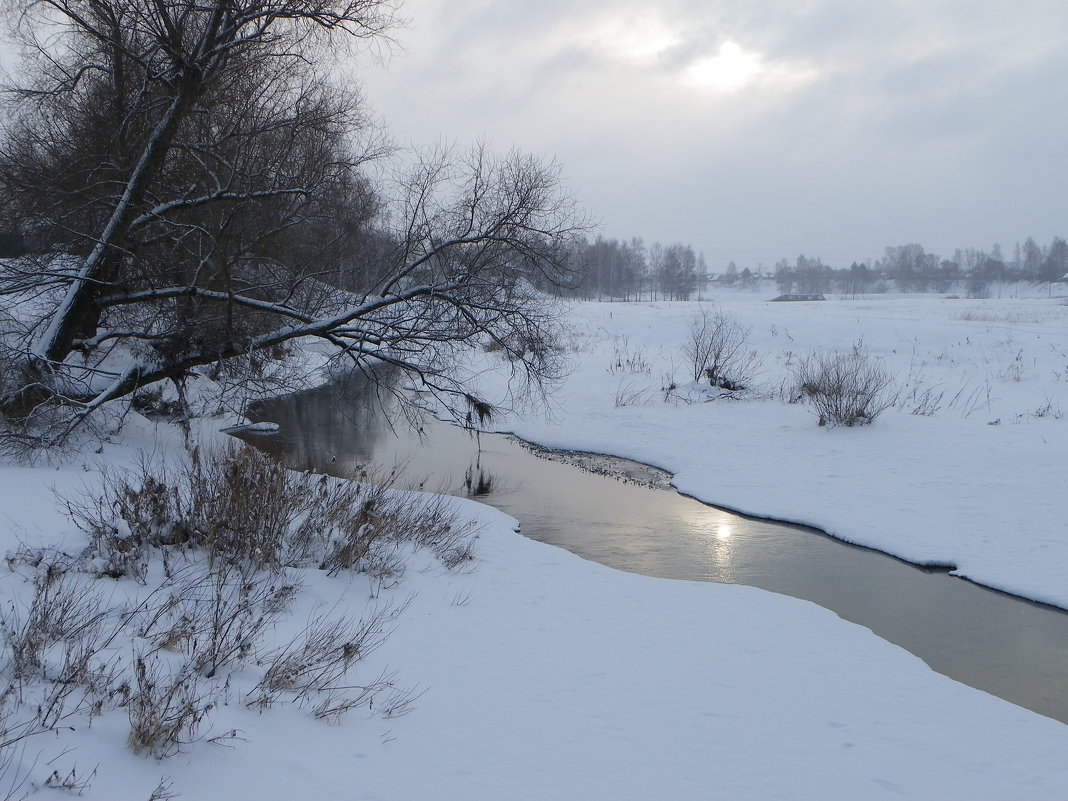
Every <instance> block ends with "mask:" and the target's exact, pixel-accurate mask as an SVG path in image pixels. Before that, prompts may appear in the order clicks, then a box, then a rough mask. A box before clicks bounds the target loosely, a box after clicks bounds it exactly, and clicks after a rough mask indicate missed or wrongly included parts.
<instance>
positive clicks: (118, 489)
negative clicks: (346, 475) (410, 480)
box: [66, 444, 472, 581]
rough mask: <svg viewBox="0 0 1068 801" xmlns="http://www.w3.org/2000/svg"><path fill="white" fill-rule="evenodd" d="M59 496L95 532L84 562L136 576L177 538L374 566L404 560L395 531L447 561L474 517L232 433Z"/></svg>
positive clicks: (269, 563) (235, 550) (219, 553)
mask: <svg viewBox="0 0 1068 801" xmlns="http://www.w3.org/2000/svg"><path fill="white" fill-rule="evenodd" d="M66 504H67V507H68V510H69V511H70V513H71V515H72V517H73V518H74V521H75V523H76V524H77V525H78V526H79V528H81V529H82V530H83V531H85V532H86V534H88V535H89V538H90V540H91V541H92V545H91V547H90V549H89V551H88V553H87V555H86V557H87V559H88V560H89V564H90V566H91V569H92V570H93V571H94V572H95V573H96V574H97V575H100V576H111V577H114V578H118V577H119V576H132V577H134V578H135V579H138V580H142V581H143V580H144V575H145V572H146V570H147V565H148V563H149V561H150V559H151V554H152V552H158V551H160V550H163V551H164V553H166V550H167V549H169V548H180V547H184V548H195V549H202V550H205V551H207V553H208V555H209V557H210V558H211V559H212V560H213V561H215V560H222V561H224V562H242V563H248V564H250V565H251V566H253V567H255V568H256V569H268V570H277V569H280V568H283V567H303V566H308V565H311V564H315V565H318V566H319V567H320V568H322V569H324V570H328V571H330V572H331V573H336V572H337V571H339V570H357V571H363V572H367V573H370V574H371V575H373V576H376V577H380V578H384V577H388V576H393V575H396V574H397V573H399V572H400V569H401V564H400V562H399V560H397V559H395V558H393V554H394V551H395V550H396V547H397V545H398V544H399V543H401V542H410V543H413V544H415V545H418V546H421V547H425V548H428V549H430V550H432V551H433V552H434V553H436V554H437V555H438V557H439V558H441V559H442V561H443V562H445V563H446V564H447V565H448V566H449V567H454V566H456V565H457V564H459V563H460V562H462V561H464V560H465V559H467V558H469V556H470V540H471V536H472V531H471V528H470V526H467V525H463V524H460V523H459V522H458V521H457V519H456V516H455V514H453V512H452V510H451V505H450V504H449V502H448V501H447V500H446V499H443V498H440V497H438V496H432V495H430V496H415V495H410V494H399V493H396V492H394V491H392V490H391V489H390V488H389V487H388V486H383V485H376V484H373V483H368V482H355V481H352V482H349V481H341V480H339V479H335V478H330V477H327V476H318V475H313V474H310V473H295V472H293V471H291V470H287V469H286V468H284V467H282V466H281V465H280V464H278V463H277V462H275V461H274V460H272V459H270V458H269V457H267V456H265V455H264V454H261V453H259V452H258V451H256V450H254V449H252V448H250V447H248V446H244V445H239V444H233V445H230V446H228V447H226V448H224V449H222V450H221V451H219V452H214V453H208V454H201V453H199V452H196V451H194V452H193V454H192V455H191V457H190V459H189V461H188V462H186V463H185V464H183V465H180V466H178V467H176V468H169V469H168V468H166V467H165V466H163V465H160V464H152V463H149V462H142V463H141V464H140V465H139V467H138V468H137V469H136V470H134V471H128V472H123V473H111V474H105V476H104V481H103V486H102V488H101V489H100V491H99V492H97V493H95V494H89V493H87V494H86V496H85V497H84V498H82V499H80V500H78V501H71V500H67V501H66Z"/></svg>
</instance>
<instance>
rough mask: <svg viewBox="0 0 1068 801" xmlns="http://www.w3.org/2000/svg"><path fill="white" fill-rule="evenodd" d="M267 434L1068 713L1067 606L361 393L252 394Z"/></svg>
mask: <svg viewBox="0 0 1068 801" xmlns="http://www.w3.org/2000/svg"><path fill="white" fill-rule="evenodd" d="M251 416H252V417H253V419H257V420H270V421H273V422H276V423H278V424H280V430H279V431H278V432H277V433H275V434H263V433H254V432H250V433H247V434H244V435H243V437H244V438H245V439H246V440H247V441H249V442H251V443H252V444H254V445H256V446H257V447H260V448H263V449H264V450H266V451H268V452H270V453H273V454H275V455H277V456H278V457H279V458H281V459H282V460H283V461H284V462H285V463H286V464H288V465H290V466H291V467H294V468H298V469H309V468H314V469H316V470H318V471H321V472H329V473H333V474H335V475H341V476H352V475H354V474H356V473H358V472H359V471H360V470H361V469H362V468H363V467H364V466H366V465H369V464H372V463H377V464H378V465H380V466H384V467H385V468H386V469H387V470H388V469H390V468H392V467H394V466H403V468H404V470H405V474H406V476H407V477H408V479H409V480H410V481H411V482H413V483H415V484H417V485H419V484H421V485H423V486H425V488H426V489H435V490H438V489H441V490H444V491H447V492H450V493H452V494H456V495H466V496H471V497H476V498H477V499H478V500H479V501H481V502H483V503H487V504H490V505H492V506H495V507H497V508H498V509H501V510H502V511H504V512H506V513H508V514H510V515H512V516H513V517H515V518H516V519H518V520H519V521H520V526H521V531H522V533H523V534H524V535H526V536H528V537H531V538H533V539H536V540H540V541H542V542H547V543H551V544H553V545H557V546H560V547H563V548H567V549H568V550H570V551H573V552H574V553H576V554H578V555H579V556H582V557H585V558H587V559H592V560H595V561H597V562H600V563H602V564H605V565H608V566H610V567H614V568H618V569H620V570H627V571H631V572H635V573H641V574H644V575H648V576H657V577H661V578H669V579H689V580H697V581H717V582H723V583H730V584H749V585H752V586H754V587H760V588H762V589H765V590H770V591H772V592H778V593H782V594H785V595H791V596H794V597H796V598H803V599H805V600H809V601H812V602H814V603H817V604H819V605H820V606H823V607H826V608H827V609H831V610H833V611H834V612H836V613H837V614H838V615H840V616H841V617H843V618H845V619H846V620H850V621H852V622H854V623H859V624H860V625H863V626H867V627H868V628H870V629H871V630H872V631H874V632H875V633H876V634H878V635H879V636H880V637H883V638H884V639H886V640H889V641H890V642H893V643H896V644H897V645H900V646H901V647H903V648H905V649H907V650H909V651H911V652H912V653H914V654H916V655H917V656H919V657H920V658H921V659H923V660H924V661H925V662H926V663H927V664H928V665H930V666H931V667H932V668H933V669H935V670H937V671H939V672H940V673H944V674H945V675H947V676H950V677H952V678H954V679H956V680H958V681H961V682H964V683H966V684H969V685H971V686H973V687H977V688H979V689H981V690H985V691H987V692H990V693H993V694H994V695H998V696H1000V697H1002V698H1005V699H1007V700H1009V701H1012V702H1013V703H1016V704H1019V705H1021V706H1025V707H1028V708H1029V709H1032V710H1034V711H1036V712H1040V713H1042V714H1044V715H1048V716H1050V717H1053V718H1056V719H1058V720H1060V721H1062V722H1065V723H1068V693H1066V689H1068V614H1066V613H1064V612H1062V611H1061V610H1057V609H1054V608H1052V607H1049V606H1046V605H1043V604H1037V603H1033V602H1030V601H1027V600H1024V599H1020V598H1017V597H1014V596H1010V595H1006V594H1004V593H1000V592H996V591H993V590H989V589H986V588H984V587H980V586H978V585H975V584H973V583H970V582H968V581H964V580H962V579H959V578H957V577H954V576H950V575H948V574H946V573H945V571H938V570H930V569H923V568H919V567H916V566H914V565H910V564H908V563H905V562H903V561H901V560H898V559H896V558H893V557H890V556H887V555H886V554H883V553H880V552H878V551H874V550H870V549H867V548H861V547H857V546H852V545H849V544H846V543H843V542H841V541H839V540H835V539H833V538H831V537H828V536H827V535H825V534H822V533H820V532H818V531H816V530H814V529H809V528H804V527H800V526H791V525H783V524H777V523H771V522H768V521H765V520H759V519H753V518H746V517H741V516H739V515H735V514H731V513H729V512H726V511H723V510H720V509H717V508H715V507H712V506H708V505H706V504H703V503H700V502H698V501H696V500H693V499H691V498H687V497H684V496H682V495H679V494H678V493H677V492H675V491H674V490H671V489H662V488H660V489H657V488H654V487H652V486H647V484H656V483H657V481H658V478H659V476H658V475H657V471H655V470H653V469H650V468H645V467H644V466H641V465H636V464H634V463H629V464H628V463H623V462H620V464H619V466H618V471H617V472H624V473H629V474H630V475H631V476H632V477H633V478H635V479H636V480H638V481H639V482H642V483H632V482H624V481H620V480H617V479H615V478H612V477H607V476H604V475H597V474H594V473H590V472H588V471H585V470H582V469H579V468H578V467H575V466H573V465H571V464H565V463H560V462H559V461H550V460H547V459H544V458H539V457H538V456H536V455H535V454H534V453H532V452H531V451H530V450H529V449H527V448H525V447H524V446H523V445H522V444H521V443H520V442H519V441H517V440H515V439H514V438H510V437H507V436H502V435H494V434H481V435H478V436H477V437H476V436H474V435H473V434H471V433H470V432H468V431H465V430H463V429H461V428H458V427H455V426H451V425H448V424H445V423H441V422H439V421H436V420H433V419H432V418H427V419H426V420H424V421H423V422H422V423H421V430H419V431H415V430H413V429H412V428H410V427H409V426H408V425H407V424H406V423H404V422H396V423H394V424H391V423H390V422H389V420H388V419H387V417H386V416H385V415H383V414H381V413H380V412H379V405H378V403H377V402H376V401H375V399H374V398H372V397H370V396H368V395H367V394H366V393H365V392H361V391H359V390H358V389H354V388H353V387H352V386H348V387H347V388H346V386H345V385H343V384H331V385H327V386H324V387H319V388H317V389H313V390H309V391H307V392H302V393H298V394H294V395H289V396H286V397H284V398H278V399H275V400H272V401H269V402H265V403H262V404H259V405H258V406H256V407H255V408H254V409H252V410H251Z"/></svg>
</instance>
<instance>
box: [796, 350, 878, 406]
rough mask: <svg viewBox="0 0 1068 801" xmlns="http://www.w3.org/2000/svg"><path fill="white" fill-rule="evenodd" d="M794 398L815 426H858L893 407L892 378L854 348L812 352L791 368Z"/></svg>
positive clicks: (864, 354)
mask: <svg viewBox="0 0 1068 801" xmlns="http://www.w3.org/2000/svg"><path fill="white" fill-rule="evenodd" d="M792 369H793V371H794V377H795V379H796V381H797V387H798V395H797V396H798V397H799V398H800V399H803V400H806V401H808V402H809V403H810V404H812V408H813V409H814V410H815V412H816V414H817V415H819V424H820V425H821V426H823V425H828V424H832V425H843V426H861V425H867V424H868V423H871V422H874V420H875V418H876V417H878V416H879V415H880V414H881V413H882V412H884V411H885V410H886V409H888V408H889V407H891V406H893V405H894V402H895V400H896V398H895V395H894V392H893V383H894V382H893V376H892V375H891V374H890V373H889V372H888V371H887V370H886V369H885V368H884V367H883V366H882V365H880V364H878V363H877V362H875V361H873V360H872V359H871V358H869V356H868V355H867V353H865V352H864V351H863V349H862V348H861V347H860V346H859V345H857V346H855V347H854V348H853V350H852V351H850V352H849V353H827V352H825V351H816V352H814V353H810V354H809V355H808V356H806V357H804V358H802V359H801V360H799V361H798V362H797V363H796V364H795V365H794V366H793V368H792Z"/></svg>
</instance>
